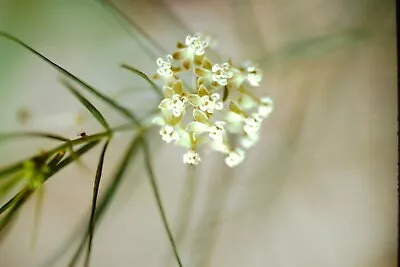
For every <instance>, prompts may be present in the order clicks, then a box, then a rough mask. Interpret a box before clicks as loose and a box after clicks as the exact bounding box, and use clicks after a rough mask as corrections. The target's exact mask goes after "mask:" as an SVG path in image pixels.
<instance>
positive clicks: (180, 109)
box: [168, 94, 187, 117]
mask: <svg viewBox="0 0 400 267" xmlns="http://www.w3.org/2000/svg"><path fill="white" fill-rule="evenodd" d="M186 107H187V99H186V97H184V96H180V95H178V94H174V95H173V96H172V97H171V99H170V101H169V102H168V108H169V109H170V110H171V111H172V115H174V117H180V116H181V115H182V114H183V113H185V110H186Z"/></svg>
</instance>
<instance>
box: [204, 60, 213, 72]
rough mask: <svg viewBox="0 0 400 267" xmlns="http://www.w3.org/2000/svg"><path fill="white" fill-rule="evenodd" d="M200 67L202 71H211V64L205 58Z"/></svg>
mask: <svg viewBox="0 0 400 267" xmlns="http://www.w3.org/2000/svg"><path fill="white" fill-rule="evenodd" d="M202 67H203V68H204V69H206V70H211V69H212V64H211V62H210V61H209V60H208V59H207V58H205V59H204V60H203V64H202Z"/></svg>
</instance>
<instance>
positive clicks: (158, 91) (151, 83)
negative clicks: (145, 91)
mask: <svg viewBox="0 0 400 267" xmlns="http://www.w3.org/2000/svg"><path fill="white" fill-rule="evenodd" d="M121 67H122V68H124V69H126V70H129V71H131V72H133V73H135V74H136V75H138V76H140V77H142V78H143V79H145V80H146V81H147V82H148V83H149V84H150V86H151V88H152V89H153V90H154V92H156V94H157V95H158V96H159V97H160V98H161V99H162V98H164V95H163V93H162V92H161V90H160V88H158V86H157V84H155V83H154V82H153V81H152V80H151V79H150V78H149V76H147V75H146V74H145V73H144V72H141V71H140V70H138V69H135V68H134V67H131V66H129V65H126V64H122V65H121Z"/></svg>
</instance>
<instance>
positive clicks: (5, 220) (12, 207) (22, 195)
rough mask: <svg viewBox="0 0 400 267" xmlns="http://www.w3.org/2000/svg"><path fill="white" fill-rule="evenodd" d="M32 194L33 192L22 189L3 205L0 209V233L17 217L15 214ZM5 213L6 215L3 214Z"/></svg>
mask: <svg viewBox="0 0 400 267" xmlns="http://www.w3.org/2000/svg"><path fill="white" fill-rule="evenodd" d="M32 193H33V190H31V189H28V188H24V189H23V190H21V191H20V192H19V193H18V194H17V195H15V196H14V197H13V198H12V199H10V200H9V201H8V202H7V203H6V204H5V205H3V206H2V207H1V208H0V215H1V217H0V233H1V232H2V231H3V230H4V228H5V227H6V226H7V225H8V224H9V223H10V222H11V220H12V219H13V218H14V217H15V216H16V215H17V212H18V211H19V209H20V208H21V207H22V205H23V204H24V203H25V201H26V200H27V199H28V198H29V197H30V195H31V194H32ZM5 211H7V213H5Z"/></svg>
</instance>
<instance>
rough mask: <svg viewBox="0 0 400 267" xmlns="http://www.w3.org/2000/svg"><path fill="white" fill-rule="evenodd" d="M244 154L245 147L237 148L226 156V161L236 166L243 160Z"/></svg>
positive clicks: (231, 165)
mask: <svg viewBox="0 0 400 267" xmlns="http://www.w3.org/2000/svg"><path fill="white" fill-rule="evenodd" d="M244 155H245V154H244V150H243V149H240V148H236V149H235V150H234V151H231V152H230V153H229V154H228V156H227V157H226V158H225V163H226V165H228V166H229V167H235V166H237V165H239V164H240V163H241V162H242V161H243V159H244Z"/></svg>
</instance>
